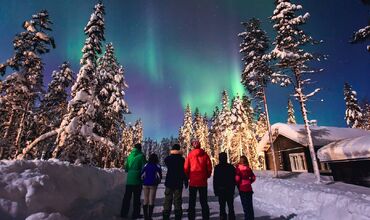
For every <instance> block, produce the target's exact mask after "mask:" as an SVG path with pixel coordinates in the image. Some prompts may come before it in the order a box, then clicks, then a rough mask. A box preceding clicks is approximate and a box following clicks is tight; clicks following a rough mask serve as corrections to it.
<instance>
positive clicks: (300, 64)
mask: <svg viewBox="0 0 370 220" xmlns="http://www.w3.org/2000/svg"><path fill="white" fill-rule="evenodd" d="M301 9H302V6H301V5H296V4H292V3H291V2H290V0H277V1H276V9H275V10H274V12H273V16H272V17H271V20H272V22H273V23H274V25H273V27H274V29H275V30H276V32H277V35H276V38H275V41H274V43H273V44H274V45H275V48H274V49H273V50H272V51H271V57H272V58H274V59H275V60H276V66H277V67H278V68H280V70H281V73H280V74H279V75H278V77H277V81H276V82H280V84H281V85H282V86H287V85H289V84H293V86H294V92H295V93H294V96H295V97H296V98H297V100H298V102H299V103H300V107H301V112H302V117H303V121H304V124H305V129H306V133H307V142H308V147H309V150H310V155H311V160H312V165H313V170H314V173H315V176H316V180H317V181H316V182H320V172H319V167H318V163H317V159H316V153H315V149H314V146H313V141H312V136H311V129H310V126H309V119H308V115H307V113H308V111H307V105H306V102H307V100H308V99H309V98H310V97H312V96H313V95H315V94H316V93H317V92H318V91H320V89H315V90H314V91H313V92H310V93H305V91H304V90H305V86H306V85H307V84H309V83H311V80H310V79H308V78H306V77H307V75H308V74H312V73H314V72H317V71H319V70H315V69H313V68H309V67H308V62H310V61H314V60H320V58H321V57H320V56H317V55H314V54H313V53H311V52H308V51H307V47H308V46H309V45H317V44H319V43H320V42H319V41H316V40H314V39H313V38H312V37H311V36H309V35H308V34H307V33H306V32H305V31H304V30H303V29H302V28H301V26H302V25H304V24H306V21H307V19H308V17H309V15H310V14H309V13H305V14H304V15H299V16H297V15H296V12H297V11H298V10H301Z"/></svg>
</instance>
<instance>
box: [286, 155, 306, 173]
mask: <svg viewBox="0 0 370 220" xmlns="http://www.w3.org/2000/svg"><path fill="white" fill-rule="evenodd" d="M289 159H290V167H291V168H292V171H293V172H307V164H306V157H305V155H304V153H294V154H289Z"/></svg>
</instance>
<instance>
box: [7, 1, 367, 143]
mask: <svg viewBox="0 0 370 220" xmlns="http://www.w3.org/2000/svg"><path fill="white" fill-rule="evenodd" d="M0 1H1V5H2V6H1V8H0V36H1V38H0V62H2V61H4V60H5V59H7V58H8V57H10V56H11V54H12V43H11V42H12V38H13V37H14V35H15V34H16V33H17V32H20V31H21V24H22V22H23V21H24V20H26V19H28V18H29V17H30V15H31V14H33V13H34V12H36V11H38V10H40V9H47V10H48V11H49V13H50V16H51V18H52V20H53V22H54V25H53V33H52V35H53V36H54V37H55V41H56V44H57V48H56V49H55V50H52V51H51V53H49V54H47V55H46V56H44V63H45V84H47V83H48V81H49V80H50V75H51V71H52V70H53V69H55V68H57V66H58V65H60V64H61V63H62V62H63V61H65V60H67V61H69V62H70V63H71V64H72V67H73V69H74V71H75V72H78V69H79V59H80V58H81V48H82V45H83V42H84V41H85V36H84V34H83V28H84V26H85V25H86V23H87V21H88V19H89V16H90V14H91V12H92V8H93V5H94V4H95V3H96V1H87V0H64V1H62V0H53V1H50V0H27V1H26V0H12V1H5V0H0ZM273 2H274V1H273V0H248V1H245V0H189V1H177V0H176V1H173V0H156V1H154V0H137V1H123V0H105V1H103V3H104V4H105V6H106V16H105V22H106V43H108V42H113V45H114V46H115V50H116V55H117V57H118V60H119V61H120V63H121V64H122V65H123V66H124V67H125V74H126V81H127V82H128V84H129V89H128V90H127V91H126V94H127V95H126V97H127V102H128V104H129V107H130V110H131V111H132V112H133V114H132V115H129V116H127V118H128V120H129V121H133V120H134V119H136V118H139V117H140V118H142V119H143V122H144V136H146V137H149V136H150V137H154V138H158V139H159V138H161V137H165V136H169V135H175V136H176V135H177V131H178V128H179V126H180V125H181V123H182V115H183V112H182V109H183V108H184V107H185V105H186V104H187V103H189V104H190V105H191V107H192V109H193V110H194V109H195V107H199V109H200V110H201V112H203V113H204V112H207V114H208V116H211V115H212V110H213V109H214V107H215V106H216V105H219V104H220V99H221V91H222V90H223V89H226V90H227V91H228V92H229V93H230V94H232V95H236V94H239V95H242V94H244V93H245V92H244V89H243V87H242V85H241V84H240V74H241V70H242V63H241V61H240V55H239V52H238V51H239V48H238V47H239V39H238V37H237V34H238V33H239V32H241V31H242V27H241V25H240V22H242V21H245V20H247V19H249V18H252V17H257V18H260V19H261V20H262V22H263V27H264V28H265V29H266V31H267V32H268V33H269V34H270V36H271V39H272V37H273V35H274V32H273V31H272V27H271V24H270V23H269V21H268V17H269V16H271V14H272V11H273V9H274V4H273ZM298 2H300V3H302V4H303V7H304V11H309V12H310V13H311V19H310V21H309V22H308V24H307V26H306V27H307V30H308V31H309V32H310V33H311V34H312V35H313V36H314V37H315V38H317V39H323V40H324V42H325V43H324V44H323V45H322V46H320V47H318V48H317V51H318V52H324V53H326V54H328V55H329V60H328V61H325V62H322V63H320V64H319V65H320V66H321V67H323V68H325V69H326V70H325V71H324V72H323V73H322V75H321V76H317V77H314V79H316V80H317V81H318V83H317V85H316V86H317V87H321V88H323V91H322V92H321V93H320V94H319V95H318V96H317V98H315V99H314V100H313V101H312V102H310V103H309V108H310V110H311V112H312V114H311V116H310V118H311V119H317V120H318V123H319V125H334V126H344V120H343V114H344V102H343V100H342V99H343V98H342V87H343V83H344V81H348V82H350V83H351V84H352V85H353V87H354V89H355V90H357V91H358V93H359V95H360V98H366V97H367V98H370V97H369V95H368V94H370V88H369V85H368V84H369V83H368V82H369V73H370V61H369V54H368V53H367V52H366V50H365V45H364V44H359V45H351V44H349V43H348V39H349V37H350V36H351V34H352V32H353V31H354V30H355V29H358V28H360V27H363V26H365V25H366V22H367V21H368V19H369V7H368V6H364V5H362V4H361V1H360V0H358V1H355V0H353V1H352V0H345V1H340V2H338V1H335V0H327V1H324V2H322V1H320V4H318V3H319V1H317V0H316V1H298ZM353 14H356V16H353ZM268 92H269V93H268V95H269V96H268V99H269V100H268V101H269V103H270V106H271V116H272V122H278V121H285V120H286V104H287V98H288V97H289V93H290V92H291V90H290V89H281V88H279V87H277V86H270V87H269V89H268ZM366 94H367V96H366ZM321 99H324V101H323V102H321V101H318V100H321ZM295 107H296V117H297V118H298V121H300V120H299V119H300V115H299V109H298V105H297V103H295Z"/></svg>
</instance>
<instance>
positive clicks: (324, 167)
mask: <svg viewBox="0 0 370 220" xmlns="http://www.w3.org/2000/svg"><path fill="white" fill-rule="evenodd" d="M319 166H320V171H327V172H330V171H331V170H330V167H329V164H328V163H323V162H320V163H319Z"/></svg>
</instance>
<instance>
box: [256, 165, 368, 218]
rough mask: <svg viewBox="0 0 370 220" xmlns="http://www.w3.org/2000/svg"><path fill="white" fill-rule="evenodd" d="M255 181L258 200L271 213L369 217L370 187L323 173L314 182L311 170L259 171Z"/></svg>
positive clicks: (311, 216) (312, 216)
mask: <svg viewBox="0 0 370 220" xmlns="http://www.w3.org/2000/svg"><path fill="white" fill-rule="evenodd" d="M256 175H257V181H256V182H255V183H254V184H253V187H254V191H255V194H254V195H255V197H254V198H255V200H256V201H257V203H258V205H259V206H260V208H261V209H263V210H266V211H267V212H268V213H270V214H271V215H283V216H289V215H290V216H295V218H294V219H317V220H320V219H322V220H324V219H329V220H336V219H338V220H339V219H340V220H341V219H343V220H351V219H352V220H365V219H367V220H369V219H370V188H366V187H360V186H355V185H350V184H345V183H340V182H332V181H331V178H329V177H322V179H323V183H322V184H315V183H314V182H315V178H314V176H313V174H311V173H290V172H280V173H279V176H280V177H279V179H276V178H272V172H269V171H260V172H258V171H256Z"/></svg>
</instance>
